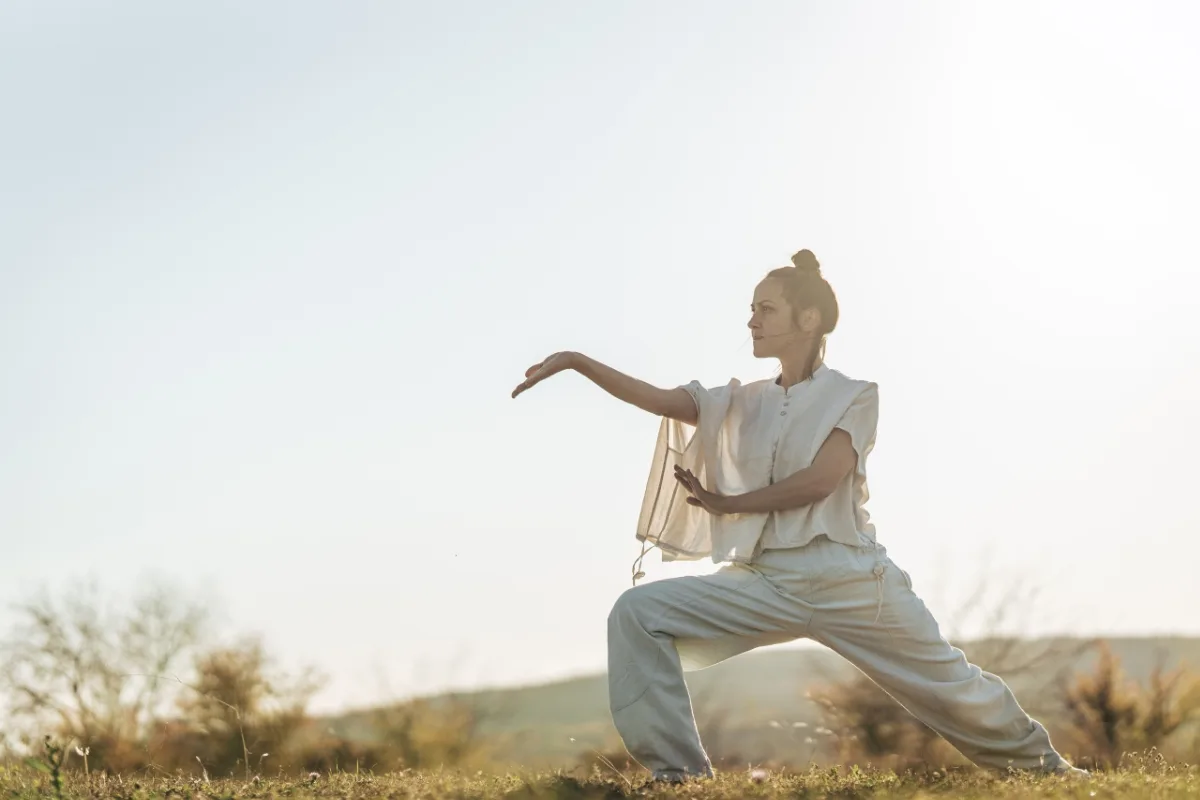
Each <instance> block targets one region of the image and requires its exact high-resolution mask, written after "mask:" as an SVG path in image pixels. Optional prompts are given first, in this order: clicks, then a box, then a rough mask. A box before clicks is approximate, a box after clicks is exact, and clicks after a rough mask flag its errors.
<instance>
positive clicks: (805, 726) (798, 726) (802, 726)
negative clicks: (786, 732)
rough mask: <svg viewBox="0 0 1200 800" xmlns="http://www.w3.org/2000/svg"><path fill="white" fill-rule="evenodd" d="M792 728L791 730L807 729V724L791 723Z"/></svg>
mask: <svg viewBox="0 0 1200 800" xmlns="http://www.w3.org/2000/svg"><path fill="white" fill-rule="evenodd" d="M792 727H793V728H807V727H808V723H807V722H793V723H792Z"/></svg>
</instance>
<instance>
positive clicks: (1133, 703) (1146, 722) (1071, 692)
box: [1061, 643, 1200, 768]
mask: <svg viewBox="0 0 1200 800" xmlns="http://www.w3.org/2000/svg"><path fill="white" fill-rule="evenodd" d="M1061 694H1062V706H1063V709H1064V716H1065V720H1064V726H1063V727H1064V730H1063V734H1064V737H1063V741H1064V743H1065V745H1066V749H1068V750H1069V751H1070V752H1071V753H1073V754H1075V755H1076V757H1077V758H1078V759H1079V760H1080V762H1081V763H1085V764H1089V765H1091V766H1094V767H1106V768H1111V767H1115V766H1116V765H1117V764H1119V763H1120V761H1121V758H1122V756H1124V755H1126V754H1128V753H1136V752H1140V751H1145V750H1149V749H1151V748H1153V749H1157V750H1160V751H1162V750H1164V749H1165V750H1176V752H1177V755H1181V756H1187V755H1188V752H1187V751H1189V750H1193V751H1194V746H1195V739H1194V737H1193V738H1192V739H1191V740H1190V741H1186V742H1179V743H1178V745H1179V746H1177V747H1172V745H1175V744H1177V743H1176V742H1173V741H1172V740H1173V739H1176V738H1180V739H1182V738H1183V737H1182V736H1178V737H1177V735H1179V734H1186V733H1188V732H1189V729H1190V728H1192V727H1193V723H1195V722H1196V721H1197V720H1200V676H1197V675H1195V674H1194V673H1191V672H1190V671H1188V670H1187V669H1186V668H1185V667H1179V668H1177V669H1174V670H1171V671H1167V670H1165V668H1164V666H1163V665H1162V663H1161V662H1160V663H1159V664H1158V665H1157V666H1155V668H1154V670H1153V672H1152V673H1151V675H1150V679H1149V681H1148V685H1146V686H1144V687H1143V686H1140V685H1139V684H1138V683H1136V682H1135V681H1132V680H1129V679H1128V678H1126V676H1125V674H1124V672H1123V671H1122V669H1121V664H1120V660H1119V659H1118V658H1117V657H1116V655H1114V654H1113V652H1112V650H1111V648H1109V647H1108V645H1107V644H1103V643H1102V644H1101V645H1100V648H1099V659H1098V661H1097V662H1096V667H1095V669H1094V670H1093V671H1092V672H1090V673H1085V674H1081V675H1076V676H1075V677H1074V678H1072V679H1070V680H1068V681H1064V682H1063V683H1062V686H1061ZM1192 754H1193V755H1194V752H1193V753H1192Z"/></svg>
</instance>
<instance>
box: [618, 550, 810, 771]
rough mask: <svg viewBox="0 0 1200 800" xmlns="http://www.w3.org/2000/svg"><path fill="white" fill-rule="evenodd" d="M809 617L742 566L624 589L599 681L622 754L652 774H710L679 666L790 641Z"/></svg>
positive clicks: (803, 607) (703, 663) (714, 660)
mask: <svg viewBox="0 0 1200 800" xmlns="http://www.w3.org/2000/svg"><path fill="white" fill-rule="evenodd" d="M809 618H810V610H809V608H808V606H807V605H806V604H805V603H804V602H802V601H799V600H797V599H795V598H790V597H787V596H786V595H784V594H781V593H780V592H778V591H777V590H776V589H775V588H774V587H773V586H772V585H771V584H770V583H768V582H767V581H766V580H765V579H764V578H763V577H762V576H761V575H760V574H758V573H757V572H755V571H754V570H752V569H749V568H746V567H742V566H733V567H727V568H725V569H722V570H721V571H719V572H717V573H715V574H713V575H705V576H700V577H686V578H672V579H669V580H662V581H655V582H653V583H648V584H644V585H642V586H638V587H635V588H633V589H629V590H627V591H626V592H625V593H624V594H622V595H621V597H620V598H619V599H618V600H617V602H616V605H615V606H614V607H613V610H612V613H611V614H610V615H609V618H608V681H609V684H608V685H609V703H610V706H611V709H612V716H613V723H614V724H615V725H616V727H617V731H618V733H620V735H621V739H622V741H623V742H624V743H625V747H626V749H627V750H628V751H629V754H630V755H631V756H633V758H634V759H635V760H637V761H638V763H640V764H641V765H642V766H644V767H646V768H647V769H649V770H650V771H652V772H653V773H654V775H655V777H658V778H676V777H682V776H686V775H693V776H695V775H706V776H711V775H712V764H711V762H710V761H709V759H708V755H707V754H706V753H705V752H704V748H703V746H702V745H701V743H700V734H699V732H698V731H697V729H696V720H695V717H694V716H693V713H692V703H691V697H690V696H689V695H688V690H687V685H686V684H685V683H684V679H683V670H684V669H685V668H687V669H703V668H704V667H708V666H711V665H713V664H716V663H717V662H719V661H722V660H724V659H726V658H729V657H731V656H734V655H737V654H738V653H743V652H746V651H747V650H751V649H753V648H755V647H761V646H763V645H769V644H778V643H780V642H785V641H791V640H793V639H796V638H799V637H801V636H803V635H804V631H805V629H806V627H807V625H808V621H809Z"/></svg>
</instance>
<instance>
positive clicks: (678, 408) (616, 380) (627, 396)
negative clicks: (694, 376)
mask: <svg viewBox="0 0 1200 800" xmlns="http://www.w3.org/2000/svg"><path fill="white" fill-rule="evenodd" d="M568 369H573V370H575V371H576V372H578V373H579V374H581V375H583V376H584V377H585V378H587V379H588V380H590V381H591V382H592V383H594V384H596V385H597V386H599V387H600V388H601V389H603V390H604V391H606V392H608V393H609V394H611V395H612V396H613V397H615V398H617V399H618V400H623V401H625V402H626V403H629V404H630V405H633V406H637V407H638V408H640V409H642V410H643V411H649V412H650V413H651V414H655V415H657V416H660V417H670V418H671V419H677V420H679V421H680V422H686V423H688V424H689V425H695V424H696V422H697V421H698V420H699V412H698V411H697V410H696V403H695V401H694V400H692V396H691V395H690V394H688V393H687V391H686V390H684V389H660V388H659V387H657V386H652V385H650V384H648V383H646V382H645V381H641V380H638V379H637V378H634V377H632V376H629V375H626V374H625V373H623V372H619V371H617V370H615V369H613V368H612V367H610V366H608V365H606V364H601V363H600V362H599V361H597V360H596V359H594V358H589V357H588V356H585V355H583V354H582V353H573V352H561V353H554V354H552V355H551V356H549V357H548V358H546V359H544V360H543V361H541V362H539V363H537V364H534V365H533V366H532V367H530V368H529V369H527V370H526V371H525V381H524V382H523V383H521V384H520V385H519V386H517V388H516V389H514V390H513V394H512V396H513V397H516V396H517V395H519V394H521V393H522V392H524V391H526V390H528V389H531V388H533V387H534V386H536V385H537V384H539V383H541V382H542V381H544V380H545V379H546V378H549V377H550V376H551V375H555V374H557V373H559V372H562V371H564V370H568Z"/></svg>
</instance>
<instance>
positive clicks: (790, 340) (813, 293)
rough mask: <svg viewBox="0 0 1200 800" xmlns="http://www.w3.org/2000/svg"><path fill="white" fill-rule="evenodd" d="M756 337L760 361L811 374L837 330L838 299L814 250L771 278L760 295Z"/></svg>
mask: <svg viewBox="0 0 1200 800" xmlns="http://www.w3.org/2000/svg"><path fill="white" fill-rule="evenodd" d="M750 311H751V314H750V321H749V322H748V323H747V325H748V326H749V327H750V334H751V336H752V337H753V339H754V356H755V357H756V358H778V359H780V360H781V361H790V362H793V363H797V361H798V360H799V361H798V363H800V364H803V365H804V368H805V370H806V372H811V370H812V368H813V367H814V366H815V365H816V362H817V359H818V358H820V357H821V355H822V353H823V351H824V348H825V337H826V336H827V335H828V334H829V333H831V332H832V331H833V329H834V328H835V327H837V321H838V304H837V297H835V296H834V294H833V289H832V288H831V287H830V285H829V283H828V281H826V280H825V278H824V277H822V275H821V265H820V264H819V263H818V262H817V257H816V256H814V255H813V254H812V251H811V250H801V251H800V252H799V253H796V255H794V256H792V266H790V267H780V268H779V269H773V270H771V271H770V272H768V273H767V276H766V277H765V278H763V279H762V281H761V282H759V284H758V286H756V287H755V289H754V300H753V301H752V303H751V306H750Z"/></svg>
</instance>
